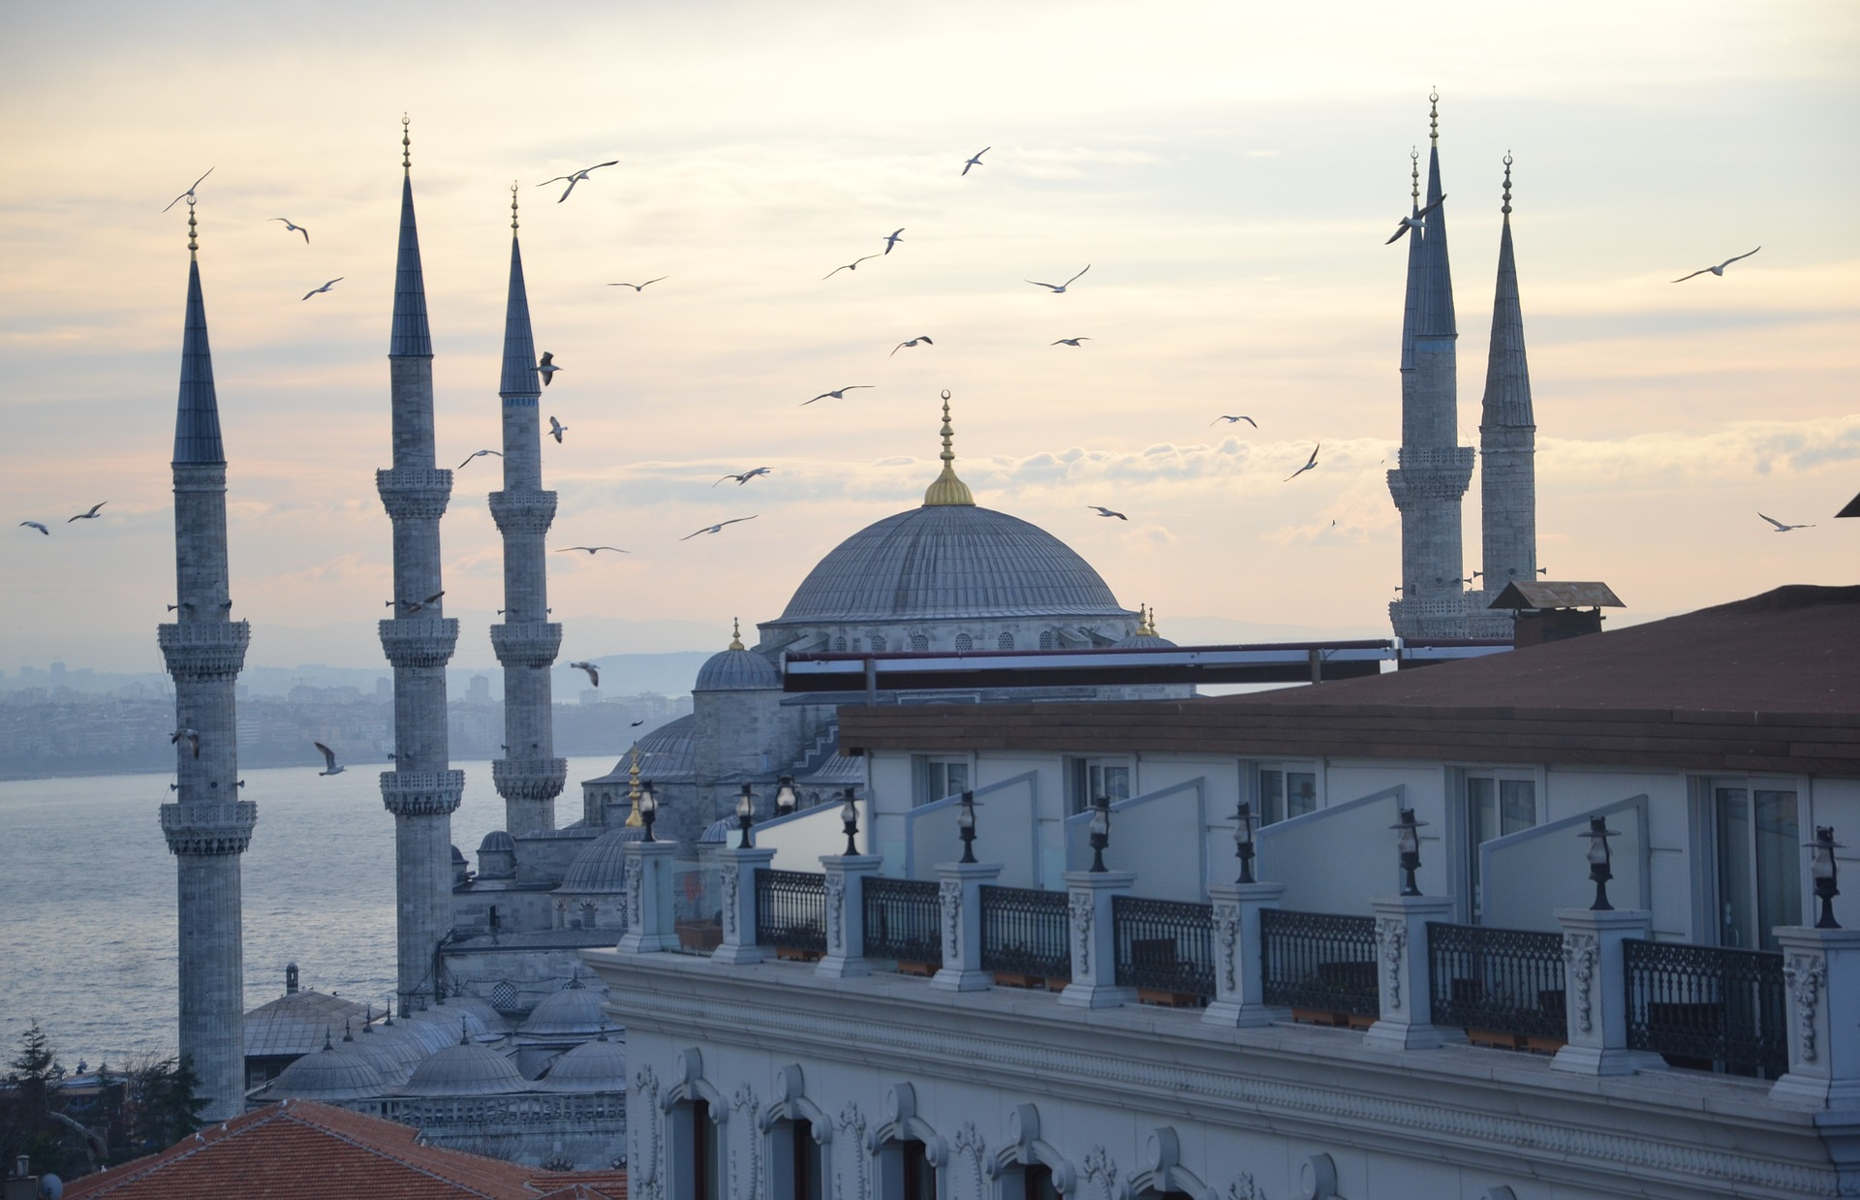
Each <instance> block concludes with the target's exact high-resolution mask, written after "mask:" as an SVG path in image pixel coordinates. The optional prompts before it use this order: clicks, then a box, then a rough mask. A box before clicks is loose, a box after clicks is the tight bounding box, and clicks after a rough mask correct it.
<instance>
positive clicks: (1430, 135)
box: [1427, 88, 1440, 146]
mask: <svg viewBox="0 0 1860 1200" xmlns="http://www.w3.org/2000/svg"><path fill="white" fill-rule="evenodd" d="M1427 140H1428V141H1430V142H1432V143H1434V145H1436V146H1438V145H1439V144H1440V89H1439V88H1429V89H1428V92H1427Z"/></svg>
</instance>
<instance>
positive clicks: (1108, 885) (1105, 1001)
mask: <svg viewBox="0 0 1860 1200" xmlns="http://www.w3.org/2000/svg"><path fill="white" fill-rule="evenodd" d="M1136 881H1137V876H1136V873H1135V872H1134V871H1067V872H1066V891H1067V893H1069V895H1068V898H1067V900H1066V913H1067V916H1068V917H1069V918H1070V920H1071V925H1072V928H1071V937H1072V982H1071V983H1070V984H1068V985H1067V986H1066V990H1065V991H1063V992H1061V993H1059V1002H1060V1003H1061V1004H1066V1005H1070V1006H1071V1007H1073V1008H1115V1007H1116V1006H1118V1005H1120V1004H1129V1003H1131V1002H1132V1001H1134V1000H1135V999H1136V998H1137V989H1135V988H1127V987H1118V986H1117V930H1116V927H1115V925H1114V924H1113V918H1112V911H1111V909H1112V904H1111V902H1112V899H1113V897H1115V896H1117V895H1118V894H1119V893H1121V892H1128V891H1129V890H1130V887H1131V885H1132V884H1134V883H1135V882H1136Z"/></svg>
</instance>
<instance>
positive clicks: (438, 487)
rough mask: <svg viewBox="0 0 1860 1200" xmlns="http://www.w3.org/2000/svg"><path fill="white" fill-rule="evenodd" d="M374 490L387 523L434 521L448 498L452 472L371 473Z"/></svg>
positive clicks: (402, 469) (442, 512) (398, 469)
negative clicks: (379, 495)
mask: <svg viewBox="0 0 1860 1200" xmlns="http://www.w3.org/2000/svg"><path fill="white" fill-rule="evenodd" d="M375 489H376V490H377V491H379V492H380V493H381V504H382V506H383V507H384V508H386V509H387V515H388V519H389V520H394V521H400V520H414V521H421V520H424V521H437V520H438V519H439V518H440V517H443V516H445V514H446V502H447V501H448V500H450V499H451V497H452V472H450V471H435V470H427V469H422V468H417V467H394V468H391V469H389V470H385V471H376V472H375Z"/></svg>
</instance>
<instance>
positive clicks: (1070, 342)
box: [1052, 337, 1091, 346]
mask: <svg viewBox="0 0 1860 1200" xmlns="http://www.w3.org/2000/svg"><path fill="white" fill-rule="evenodd" d="M1089 341H1091V339H1090V338H1088V337H1075V338H1060V339H1059V340H1058V341H1056V342H1054V343H1052V344H1053V345H1055V346H1077V345H1078V344H1079V343H1080V342H1089Z"/></svg>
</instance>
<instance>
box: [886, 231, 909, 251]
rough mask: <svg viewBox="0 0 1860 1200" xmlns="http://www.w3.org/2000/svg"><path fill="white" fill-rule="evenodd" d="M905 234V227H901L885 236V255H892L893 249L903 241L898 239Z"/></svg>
mask: <svg viewBox="0 0 1860 1200" xmlns="http://www.w3.org/2000/svg"><path fill="white" fill-rule="evenodd" d="M903 232H904V226H902V225H900V226H898V227H897V228H896V229H894V230H892V231H891V232H890V233H888V234H886V235H885V253H886V254H890V253H891V248H892V247H893V246H895V245H897V244H898V242H899V241H900V240H901V239H900V238H899V237H898V235H899V234H900V233H903Z"/></svg>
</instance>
